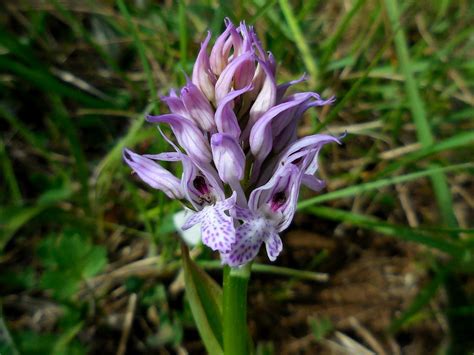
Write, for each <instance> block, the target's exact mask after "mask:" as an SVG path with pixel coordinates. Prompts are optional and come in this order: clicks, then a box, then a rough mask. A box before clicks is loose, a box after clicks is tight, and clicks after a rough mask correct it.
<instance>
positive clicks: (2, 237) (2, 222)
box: [0, 187, 72, 252]
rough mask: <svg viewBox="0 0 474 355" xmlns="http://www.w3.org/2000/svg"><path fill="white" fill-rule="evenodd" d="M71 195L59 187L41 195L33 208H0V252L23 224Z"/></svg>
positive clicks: (64, 188)
mask: <svg viewBox="0 0 474 355" xmlns="http://www.w3.org/2000/svg"><path fill="white" fill-rule="evenodd" d="M71 194H72V191H71V190H70V189H69V188H68V187H61V188H59V189H54V190H48V191H46V192H45V193H43V194H42V195H41V196H40V197H39V198H38V200H37V203H36V205H34V206H28V205H26V206H13V207H0V231H1V234H0V252H1V251H2V250H3V248H4V247H5V245H6V244H7V243H8V241H9V240H10V238H11V237H13V235H14V234H15V233H16V232H17V231H18V229H20V228H21V227H22V226H23V225H24V224H26V223H27V222H28V221H30V220H31V219H32V218H33V217H35V216H37V215H38V214H39V213H41V212H43V211H44V210H45V209H47V208H49V207H51V206H53V205H55V204H56V203H57V202H59V201H63V200H65V199H67V198H69V197H70V196H71Z"/></svg>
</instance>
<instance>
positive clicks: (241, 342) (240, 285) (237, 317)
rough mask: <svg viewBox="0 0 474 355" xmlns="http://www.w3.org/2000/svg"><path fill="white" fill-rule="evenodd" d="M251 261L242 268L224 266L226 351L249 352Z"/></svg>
mask: <svg viewBox="0 0 474 355" xmlns="http://www.w3.org/2000/svg"><path fill="white" fill-rule="evenodd" d="M250 273H251V263H248V264H246V265H245V266H243V267H240V268H230V267H228V266H226V267H225V268H224V285H223V286H224V315H223V318H224V319H223V320H224V322H223V325H224V353H225V354H226V355H245V354H249V353H250V352H249V345H250V341H249V335H248V328H247V288H248V282H249V279H250Z"/></svg>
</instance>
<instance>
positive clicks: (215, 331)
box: [181, 244, 238, 354]
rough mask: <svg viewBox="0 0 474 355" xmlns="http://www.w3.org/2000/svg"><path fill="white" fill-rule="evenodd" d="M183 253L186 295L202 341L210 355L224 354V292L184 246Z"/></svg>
mask: <svg viewBox="0 0 474 355" xmlns="http://www.w3.org/2000/svg"><path fill="white" fill-rule="evenodd" d="M181 251H182V254H183V271H184V280H185V287H186V295H187V298H188V301H189V304H190V306H191V312H192V313H193V317H194V321H195V322H196V326H197V328H198V331H199V334H200V335H201V339H202V340H203V342H204V345H205V347H206V349H207V351H208V352H209V353H210V354H223V350H222V290H221V288H220V287H219V285H217V283H216V282H215V281H214V280H213V279H212V278H211V277H210V276H209V275H208V274H206V273H205V272H204V271H203V270H202V269H201V268H199V267H198V266H197V265H196V263H194V261H192V260H191V258H190V257H189V251H188V249H187V247H186V246H185V245H184V244H182V247H181ZM237 336H238V335H237Z"/></svg>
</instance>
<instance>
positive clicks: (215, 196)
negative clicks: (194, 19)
mask: <svg viewBox="0 0 474 355" xmlns="http://www.w3.org/2000/svg"><path fill="white" fill-rule="evenodd" d="M210 38H211V35H210V34H208V36H207V38H206V39H205V41H204V42H203V43H202V45H201V50H200V52H199V55H198V57H197V60H196V63H195V65H194V69H193V74H192V79H188V82H187V84H186V86H184V87H183V88H182V89H181V91H180V92H179V93H178V92H176V91H175V90H171V92H170V94H169V96H166V97H163V98H162V99H163V101H164V102H165V103H166V104H167V105H168V107H169V110H170V113H169V114H164V115H159V116H148V117H147V119H148V121H149V122H152V123H165V124H168V125H169V126H170V127H171V130H172V131H173V133H174V136H175V138H176V141H177V143H178V145H176V144H175V143H173V142H172V141H171V140H170V139H168V138H167V137H166V136H164V135H163V136H164V137H165V139H166V140H167V141H168V142H169V143H170V144H171V145H172V146H173V148H174V151H173V152H167V153H160V154H154V155H138V154H136V153H134V152H132V151H130V150H125V151H124V159H125V161H126V162H127V164H128V165H129V166H130V167H131V168H132V169H133V170H134V171H135V172H136V174H137V175H138V176H139V177H140V178H141V179H142V180H143V181H144V182H146V183H147V184H148V185H150V186H151V187H153V188H155V189H159V190H162V191H163V192H164V193H165V194H166V195H167V196H168V197H170V198H172V199H179V200H182V201H183V202H185V204H186V205H187V206H189V207H192V209H193V210H194V211H195V213H194V214H192V215H191V217H189V218H188V219H187V221H186V222H185V224H184V225H183V227H182V228H183V229H184V230H186V229H188V228H190V227H192V226H194V225H196V224H198V223H199V224H200V225H201V233H202V242H203V243H204V244H205V245H207V246H208V247H210V248H211V249H212V250H217V251H219V253H220V255H221V260H222V262H223V263H224V264H228V265H230V266H232V267H236V266H240V265H244V264H246V263H248V262H249V261H251V260H252V259H254V258H255V256H256V255H257V254H258V251H259V249H260V247H261V245H262V244H263V243H265V247H266V251H267V254H268V257H269V259H270V260H271V261H274V260H275V259H276V258H277V256H278V255H279V254H280V252H281V250H282V241H281V239H280V237H279V235H278V234H279V233H280V232H282V231H283V230H285V229H286V228H288V226H289V224H290V222H291V220H292V219H293V215H294V213H295V209H296V203H297V200H298V193H299V190H300V187H301V185H305V186H307V187H309V188H311V189H313V190H315V191H319V190H321V189H322V188H323V187H324V182H323V181H321V180H319V179H318V178H316V177H315V176H314V174H315V173H316V171H317V169H318V161H317V158H318V154H319V151H320V149H321V148H322V147H323V145H325V144H326V143H329V142H338V139H337V138H334V137H332V136H329V135H324V134H315V135H311V136H307V137H304V138H301V139H298V138H297V135H296V128H297V124H298V122H299V121H300V119H301V117H302V116H303V113H304V112H305V111H306V110H307V109H309V108H310V107H313V106H322V105H327V104H330V103H332V101H333V99H329V100H322V99H321V97H320V96H319V95H318V94H316V93H313V92H299V93H294V94H287V89H288V88H289V87H291V86H292V85H294V84H297V83H299V82H301V81H303V80H304V79H305V78H304V77H302V78H301V79H299V80H295V81H291V82H287V83H283V84H279V85H278V84H277V80H276V63H275V59H274V58H273V55H272V54H271V53H269V52H265V51H264V50H263V49H262V46H261V43H260V41H259V40H258V38H257V35H256V33H255V31H254V29H253V28H252V27H250V26H247V25H246V24H245V23H241V24H240V26H235V25H234V24H233V23H232V22H230V21H229V20H226V30H225V31H224V32H223V33H222V34H221V35H220V36H219V37H218V38H217V39H216V42H215V44H214V46H213V47H212V48H211V50H210V53H209V51H208V45H209V41H210ZM160 132H161V131H160ZM160 161H168V162H170V161H171V162H181V164H182V166H183V173H182V176H181V178H180V179H179V178H177V177H176V176H174V175H173V174H172V173H170V172H169V171H167V170H166V169H164V168H163V167H162V166H161V165H160V164H159V163H158V162H160ZM186 202H187V203H186Z"/></svg>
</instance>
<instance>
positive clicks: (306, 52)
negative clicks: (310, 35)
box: [279, 0, 319, 86]
mask: <svg viewBox="0 0 474 355" xmlns="http://www.w3.org/2000/svg"><path fill="white" fill-rule="evenodd" d="M279 2H280V8H281V11H282V12H283V16H285V19H286V22H287V23H288V26H290V30H291V33H292V35H293V38H294V40H295V42H296V46H297V47H298V49H299V51H300V52H301V55H302V57H303V62H304V64H305V66H306V68H307V69H308V72H309V75H310V83H311V85H312V86H314V84H315V83H316V82H317V81H318V78H319V72H318V68H317V66H316V61H315V59H314V58H313V56H312V54H311V50H310V48H309V46H308V43H307V42H306V39H305V38H304V35H303V32H302V31H301V29H300V26H299V25H298V20H297V19H296V16H295V14H294V12H293V9H292V8H291V5H290V3H289V2H288V0H279Z"/></svg>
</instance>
